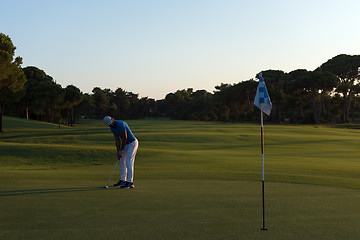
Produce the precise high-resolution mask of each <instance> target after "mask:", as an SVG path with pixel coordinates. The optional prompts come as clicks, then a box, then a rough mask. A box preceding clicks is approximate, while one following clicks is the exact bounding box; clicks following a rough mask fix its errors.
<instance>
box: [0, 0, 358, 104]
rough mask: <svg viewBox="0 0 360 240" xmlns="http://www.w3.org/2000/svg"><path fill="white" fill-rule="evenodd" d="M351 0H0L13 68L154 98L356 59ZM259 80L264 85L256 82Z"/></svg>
mask: <svg viewBox="0 0 360 240" xmlns="http://www.w3.org/2000/svg"><path fill="white" fill-rule="evenodd" d="M359 9H360V1H358V0H341V1H338V0H302V1H298V0H297V1H295V0H271V1H270V0H268V1H265V0H103V1H99V0H71V1H69V0H62V1H55V0H31V1H30V0H16V1H14V0H1V1H0V12H1V14H0V32H2V33H4V34H6V35H8V36H10V38H11V39H12V41H13V43H14V45H15V46H16V48H17V49H16V52H15V56H20V57H22V58H23V64H22V67H27V66H35V67H38V68H40V69H42V70H44V71H45V72H46V74H48V75H50V76H51V77H53V79H54V81H56V82H57V83H58V84H60V85H61V86H62V87H66V86H67V85H74V86H76V87H78V88H79V89H80V90H81V91H82V92H84V93H91V92H92V90H93V88H94V87H100V88H102V89H105V88H107V89H111V90H113V91H115V90H116V89H117V88H122V89H124V90H126V91H128V92H133V93H137V94H139V97H149V98H154V99H156V100H158V99H164V98H165V96H166V94H168V93H173V92H176V91H177V90H182V89H187V88H193V89H194V91H196V90H203V89H204V90H207V91H209V92H213V91H214V90H215V86H219V85H221V83H226V84H235V83H239V82H241V81H246V80H249V79H252V78H255V76H256V74H257V73H259V72H260V71H264V70H269V69H273V70H282V71H284V72H290V71H293V70H296V69H307V70H309V71H312V70H315V69H316V68H317V67H319V66H320V65H321V64H322V63H325V62H326V61H327V60H329V59H331V58H333V57H335V56H336V55H338V54H349V55H359V54H360V25H359V22H360V21H359V15H358V11H359ZM265 81H266V79H265Z"/></svg>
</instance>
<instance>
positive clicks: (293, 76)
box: [0, 33, 360, 130]
mask: <svg viewBox="0 0 360 240" xmlns="http://www.w3.org/2000/svg"><path fill="white" fill-rule="evenodd" d="M15 49H16V47H15V46H14V45H13V43H12V41H11V39H10V37H9V36H7V35H5V34H2V33H0V130H2V116H3V114H4V113H5V114H6V115H9V116H16V117H23V118H27V119H36V120H41V121H47V122H53V123H58V124H66V125H69V126H73V124H74V123H75V122H76V121H77V120H78V119H80V118H93V119H102V118H103V117H104V116H105V115H111V116H114V117H115V118H117V119H138V118H149V117H167V118H171V119H181V120H201V121H247V122H253V121H258V120H259V110H258V109H256V107H254V104H253V100H254V97H255V93H256V89H257V84H258V82H257V81H255V80H254V79H249V80H246V81H240V82H239V83H237V84H224V83H222V84H220V85H219V86H215V91H214V92H212V93H211V92H208V91H206V90H197V91H194V90H193V89H192V88H188V89H183V90H178V91H176V92H174V93H169V94H167V95H166V97H165V98H164V99H161V100H154V99H151V98H148V97H143V98H139V95H138V94H137V93H132V92H128V91H126V90H124V89H122V88H121V87H119V88H117V89H116V90H115V91H113V90H111V89H101V88H99V87H95V88H94V89H93V90H92V92H91V93H82V92H81V91H80V89H79V88H77V87H76V86H74V85H69V86H66V87H65V88H63V87H62V86H61V85H59V84H57V83H56V81H54V79H53V78H52V77H51V76H49V75H47V74H46V73H45V71H44V70H41V69H39V68H37V67H34V66H28V67H25V68H22V67H21V64H22V58H21V57H16V58H14V53H15ZM359 69H360V55H346V54H341V55H338V56H335V57H333V58H332V59H330V60H328V61H327V62H325V63H323V64H322V65H321V66H319V67H318V68H317V69H315V70H314V71H308V70H305V69H297V70H294V71H291V72H289V73H286V72H284V71H281V70H266V71H263V72H262V76H263V77H264V79H265V82H266V85H267V88H268V92H269V95H270V98H271V100H272V104H273V108H272V113H271V116H270V117H267V118H266V120H267V121H271V122H280V123H283V122H289V123H315V124H320V123H322V122H343V123H348V122H351V121H355V120H357V119H360V96H359V93H360V83H359V80H360V76H359ZM255 77H257V76H255Z"/></svg>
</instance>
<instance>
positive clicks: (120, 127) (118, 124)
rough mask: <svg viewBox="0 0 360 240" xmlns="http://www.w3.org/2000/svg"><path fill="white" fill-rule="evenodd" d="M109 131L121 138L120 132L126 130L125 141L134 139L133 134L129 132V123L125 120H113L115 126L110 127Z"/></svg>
mask: <svg viewBox="0 0 360 240" xmlns="http://www.w3.org/2000/svg"><path fill="white" fill-rule="evenodd" d="M110 129H111V132H112V133H113V134H114V135H117V136H119V137H120V138H121V133H122V132H124V131H125V130H126V133H127V143H129V142H132V141H133V140H134V139H135V136H134V134H133V133H132V132H131V130H130V128H129V125H128V124H127V123H126V122H123V121H120V120H115V128H112V127H110Z"/></svg>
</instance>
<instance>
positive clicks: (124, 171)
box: [119, 139, 139, 182]
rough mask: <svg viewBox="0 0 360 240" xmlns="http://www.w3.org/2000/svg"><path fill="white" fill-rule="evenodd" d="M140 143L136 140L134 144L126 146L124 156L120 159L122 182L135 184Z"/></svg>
mask: <svg viewBox="0 0 360 240" xmlns="http://www.w3.org/2000/svg"><path fill="white" fill-rule="evenodd" d="M138 146H139V142H138V140H137V139H135V140H134V141H133V142H132V143H129V144H126V146H125V148H124V154H123V155H122V157H121V158H120V161H119V163H120V179H121V180H122V181H127V182H134V162H135V155H136V152H137V149H138Z"/></svg>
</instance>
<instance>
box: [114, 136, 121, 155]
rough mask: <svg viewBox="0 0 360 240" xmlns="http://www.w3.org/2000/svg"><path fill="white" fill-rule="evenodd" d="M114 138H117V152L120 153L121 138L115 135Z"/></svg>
mask: <svg viewBox="0 0 360 240" xmlns="http://www.w3.org/2000/svg"><path fill="white" fill-rule="evenodd" d="M114 138H115V146H116V150H117V152H119V151H120V138H119V136H117V135H115V134H114Z"/></svg>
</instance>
